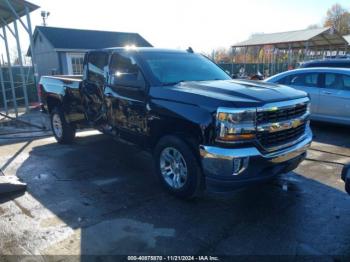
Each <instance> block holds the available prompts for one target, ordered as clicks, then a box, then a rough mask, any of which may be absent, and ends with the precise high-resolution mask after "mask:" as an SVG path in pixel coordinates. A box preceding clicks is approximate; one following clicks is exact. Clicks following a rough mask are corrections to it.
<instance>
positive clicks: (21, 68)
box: [13, 20, 29, 111]
mask: <svg viewBox="0 0 350 262" xmlns="http://www.w3.org/2000/svg"><path fill="white" fill-rule="evenodd" d="M13 25H14V28H15V37H16V43H17V53H18V62H19V65H20V74H21V80H22V88H23V96H24V103H25V106H26V111H28V110H29V103H28V93H27V86H26V80H25V77H24V71H23V59H22V51H21V43H20V41H19V35H18V28H17V21H16V20H15V21H13Z"/></svg>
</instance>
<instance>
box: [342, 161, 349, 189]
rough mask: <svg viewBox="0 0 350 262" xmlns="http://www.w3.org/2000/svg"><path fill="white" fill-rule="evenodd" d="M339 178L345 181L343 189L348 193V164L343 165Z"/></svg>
mask: <svg viewBox="0 0 350 262" xmlns="http://www.w3.org/2000/svg"><path fill="white" fill-rule="evenodd" d="M341 178H342V179H343V180H344V182H345V191H346V192H347V193H348V194H349V195H350V164H347V165H345V166H344V167H343V170H342V173H341Z"/></svg>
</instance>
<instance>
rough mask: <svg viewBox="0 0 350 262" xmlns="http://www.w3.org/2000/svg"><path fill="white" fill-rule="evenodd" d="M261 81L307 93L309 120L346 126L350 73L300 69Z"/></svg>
mask: <svg viewBox="0 0 350 262" xmlns="http://www.w3.org/2000/svg"><path fill="white" fill-rule="evenodd" d="M264 81H265V82H269V83H276V84H282V85H287V86H291V87H293V88H296V89H299V90H303V91H305V92H307V93H308V94H309V95H310V98H311V119H313V120H317V121H324V122H332V123H338V124H346V125H350V69H347V68H330V67H322V68H321V67H319V68H302V69H295V70H290V71H286V72H283V73H280V74H277V75H274V76H272V77H269V78H267V79H265V80H264Z"/></svg>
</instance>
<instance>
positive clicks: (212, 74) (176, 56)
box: [142, 52, 231, 85]
mask: <svg viewBox="0 0 350 262" xmlns="http://www.w3.org/2000/svg"><path fill="white" fill-rule="evenodd" d="M142 58H143V60H144V62H145V63H146V64H147V65H148V66H149V68H150V70H151V72H152V73H153V75H154V77H155V78H156V79H157V80H158V81H159V82H160V83H161V84H162V85H172V84H176V83H179V82H184V81H206V80H228V79H231V78H230V77H229V76H228V75H227V74H226V73H225V72H224V71H223V70H222V69H221V68H220V67H218V66H217V65H216V64H214V63H213V62H211V61H210V60H209V59H207V58H205V57H203V56H202V55H198V54H193V53H153V52H149V53H143V54H142Z"/></svg>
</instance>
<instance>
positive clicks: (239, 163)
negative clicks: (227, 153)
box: [232, 157, 249, 176]
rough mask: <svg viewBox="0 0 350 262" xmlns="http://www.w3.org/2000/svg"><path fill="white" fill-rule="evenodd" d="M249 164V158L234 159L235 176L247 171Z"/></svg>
mask: <svg viewBox="0 0 350 262" xmlns="http://www.w3.org/2000/svg"><path fill="white" fill-rule="evenodd" d="M248 164H249V157H244V158H235V159H233V173H232V175H233V176H237V175H239V174H241V173H242V172H243V171H244V170H246V169H247V167H248Z"/></svg>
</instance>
